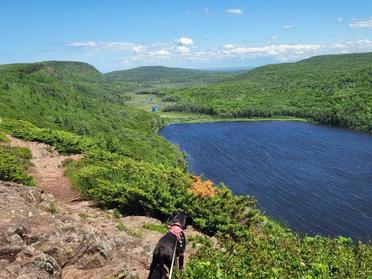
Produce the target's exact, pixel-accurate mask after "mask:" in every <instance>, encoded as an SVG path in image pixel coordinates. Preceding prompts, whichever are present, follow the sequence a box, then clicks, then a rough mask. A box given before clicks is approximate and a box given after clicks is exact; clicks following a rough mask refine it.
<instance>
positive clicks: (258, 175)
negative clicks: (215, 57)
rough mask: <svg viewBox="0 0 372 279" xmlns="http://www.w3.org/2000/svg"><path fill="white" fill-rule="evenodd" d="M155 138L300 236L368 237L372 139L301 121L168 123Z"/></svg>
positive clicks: (197, 171)
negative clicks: (176, 147)
mask: <svg viewBox="0 0 372 279" xmlns="http://www.w3.org/2000/svg"><path fill="white" fill-rule="evenodd" d="M160 134H161V135H162V136H164V137H165V138H166V139H168V140H169V141H170V142H172V143H175V144H178V145H179V146H180V148H181V149H182V151H184V152H185V153H186V155H187V161H188V163H189V171H190V172H191V173H194V174H197V175H201V174H202V175H203V176H204V177H205V178H208V179H212V180H213V181H214V182H216V183H220V182H223V183H225V184H226V185H228V186H229V187H230V189H231V190H232V191H233V192H234V193H235V194H244V195H251V196H254V197H255V198H256V199H257V206H258V207H259V208H260V209H261V210H262V211H263V212H264V213H265V214H267V215H269V216H271V217H273V218H274V219H277V220H280V221H282V222H284V223H285V224H287V225H288V226H289V227H290V228H292V229H293V230H295V231H298V232H300V233H301V234H308V235H315V234H321V235H328V236H339V235H343V236H348V237H352V238H353V239H360V240H363V241H368V240H371V239H372V238H371V235H372V136H370V135H368V134H364V133H359V132H355V131H351V130H345V129H338V128H331V127H325V126H318V125H314V124H310V123H303V122H290V121H288V122H286V121H284V122H282V121H258V122H217V123H202V124H174V125H169V126H166V127H165V128H164V129H162V130H161V131H160Z"/></svg>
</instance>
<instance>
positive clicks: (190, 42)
mask: <svg viewBox="0 0 372 279" xmlns="http://www.w3.org/2000/svg"><path fill="white" fill-rule="evenodd" d="M176 42H177V44H178V45H179V46H191V45H193V44H194V41H193V40H192V39H191V38H188V37H181V38H179V39H177V40H176Z"/></svg>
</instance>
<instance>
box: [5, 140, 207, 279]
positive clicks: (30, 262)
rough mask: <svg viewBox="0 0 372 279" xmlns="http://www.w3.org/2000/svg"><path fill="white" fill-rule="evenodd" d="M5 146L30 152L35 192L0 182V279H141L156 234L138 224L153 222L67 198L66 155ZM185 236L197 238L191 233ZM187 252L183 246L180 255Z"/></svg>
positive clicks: (15, 142)
mask: <svg viewBox="0 0 372 279" xmlns="http://www.w3.org/2000/svg"><path fill="white" fill-rule="evenodd" d="M12 145H17V146H27V147H29V148H30V149H31V151H32V154H33V163H34V167H33V168H32V169H31V170H30V173H31V174H33V175H34V177H35V179H36V182H37V185H38V187H27V186H23V185H18V184H15V183H10V182H2V181H0V278H79V279H84V278H89V279H94V278H146V277H147V274H148V268H149V266H150V263H151V258H152V251H153V249H154V248H155V245H156V243H157V242H158V240H159V239H160V237H161V236H162V233H159V232H157V231H153V230H149V229H146V228H144V225H148V224H155V225H160V224H161V223H160V221H159V220H156V219H153V218H148V217H143V216H129V217H120V216H118V214H115V212H113V211H104V210H102V209H100V208H97V207H95V206H94V204H93V203H92V202H90V201H75V202H74V201H72V200H73V199H74V198H76V197H77V196H78V192H76V191H75V190H73V189H72V187H71V185H70V182H69V181H68V179H67V178H66V177H64V176H63V169H62V165H61V163H62V161H63V160H64V159H69V158H67V157H64V156H61V155H59V154H58V152H56V151H53V150H51V149H50V147H48V146H47V145H44V144H39V143H27V142H23V141H20V140H17V139H12ZM70 159H71V158H70ZM72 159H79V156H75V157H74V158H72ZM186 234H187V236H188V237H190V236H195V235H200V234H199V233H198V232H196V231H195V230H193V229H192V228H188V229H187V231H186ZM191 252H192V248H191V245H188V247H187V255H186V256H189V255H190V253H191Z"/></svg>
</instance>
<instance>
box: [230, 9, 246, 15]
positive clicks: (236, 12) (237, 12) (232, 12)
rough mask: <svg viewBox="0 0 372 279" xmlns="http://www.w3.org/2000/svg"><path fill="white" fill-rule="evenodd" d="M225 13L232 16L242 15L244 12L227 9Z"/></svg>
mask: <svg viewBox="0 0 372 279" xmlns="http://www.w3.org/2000/svg"><path fill="white" fill-rule="evenodd" d="M226 13H229V14H233V15H242V14H243V13H244V11H243V10H241V9H227V10H226Z"/></svg>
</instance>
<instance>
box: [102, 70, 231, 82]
mask: <svg viewBox="0 0 372 279" xmlns="http://www.w3.org/2000/svg"><path fill="white" fill-rule="evenodd" d="M235 75H236V73H235V72H230V73H227V72H213V71H206V70H193V69H183V68H168V67H163V66H145V67H138V68H134V69H129V70H123V71H115V72H111V73H107V74H106V75H105V76H106V78H107V79H108V80H111V81H116V82H137V83H153V84H175V83H203V82H217V81H222V80H226V79H231V78H232V77H234V76H235Z"/></svg>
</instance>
